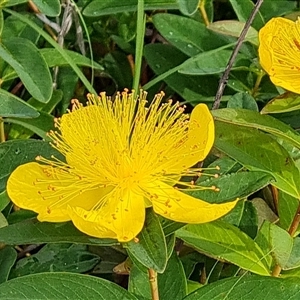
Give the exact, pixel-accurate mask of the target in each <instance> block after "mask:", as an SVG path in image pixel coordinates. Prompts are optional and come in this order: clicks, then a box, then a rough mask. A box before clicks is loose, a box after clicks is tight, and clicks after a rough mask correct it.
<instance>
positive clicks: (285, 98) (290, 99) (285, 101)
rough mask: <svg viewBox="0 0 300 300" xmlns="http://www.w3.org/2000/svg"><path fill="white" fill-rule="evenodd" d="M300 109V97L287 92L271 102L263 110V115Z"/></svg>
mask: <svg viewBox="0 0 300 300" xmlns="http://www.w3.org/2000/svg"><path fill="white" fill-rule="evenodd" d="M299 109H300V96H299V95H298V94H294V93H292V92H286V93H284V94H282V95H279V96H277V97H275V98H274V99H272V100H271V101H269V102H268V103H267V104H266V105H265V106H264V108H263V109H262V110H261V113H262V114H278V113H285V112H289V111H294V110H299Z"/></svg>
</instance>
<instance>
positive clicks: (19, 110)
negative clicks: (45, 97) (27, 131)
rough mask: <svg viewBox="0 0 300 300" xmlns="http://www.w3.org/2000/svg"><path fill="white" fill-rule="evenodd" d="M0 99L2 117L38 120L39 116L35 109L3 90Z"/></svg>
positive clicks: (0, 90) (0, 114) (0, 92)
mask: <svg viewBox="0 0 300 300" xmlns="http://www.w3.org/2000/svg"><path fill="white" fill-rule="evenodd" d="M0 98H1V102H0V116H1V117H16V118H36V117H38V116H39V113H38V111H36V110H35V109H34V107H32V106H30V105H28V104H27V103H26V102H25V101H23V100H22V99H20V98H19V97H17V96H15V95H13V94H11V93H8V92H7V91H5V90H3V89H0Z"/></svg>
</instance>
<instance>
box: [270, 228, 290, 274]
mask: <svg viewBox="0 0 300 300" xmlns="http://www.w3.org/2000/svg"><path fill="white" fill-rule="evenodd" d="M269 240H270V243H271V245H270V246H271V249H272V254H273V257H274V260H275V261H276V263H277V264H278V265H279V266H280V267H281V268H284V266H285V265H286V264H287V262H288V260H289V257H290V254H291V252H292V248H293V238H292V237H291V236H290V235H289V234H288V232H287V231H285V230H284V229H282V228H280V227H279V226H277V225H275V224H272V223H271V224H270V239H269Z"/></svg>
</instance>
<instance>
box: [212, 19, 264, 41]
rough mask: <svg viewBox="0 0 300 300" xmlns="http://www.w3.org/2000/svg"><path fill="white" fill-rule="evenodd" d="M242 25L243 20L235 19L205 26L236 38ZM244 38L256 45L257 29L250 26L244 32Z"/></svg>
mask: <svg viewBox="0 0 300 300" xmlns="http://www.w3.org/2000/svg"><path fill="white" fill-rule="evenodd" d="M244 26H245V23H244V22H240V21H236V20H222V21H217V22H213V23H210V24H209V25H208V26H207V28H208V29H210V30H212V31H214V32H217V33H220V34H225V35H228V36H233V37H236V38H238V37H240V35H241V32H242V30H243V28H244ZM245 40H246V41H249V42H250V43H253V44H254V45H256V46H258V32H257V30H255V29H254V28H253V27H250V28H249V30H248V32H247V34H246V37H245Z"/></svg>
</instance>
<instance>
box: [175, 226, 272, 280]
mask: <svg viewBox="0 0 300 300" xmlns="http://www.w3.org/2000/svg"><path fill="white" fill-rule="evenodd" d="M176 236H177V237H179V238H180V239H182V240H183V241H184V242H185V243H187V244H188V245H190V246H191V247H192V248H194V249H196V250H198V251H200V252H203V253H206V254H209V256H213V257H215V258H216V259H221V260H226V261H229V262H231V263H233V264H235V265H237V266H239V267H241V268H243V269H245V270H248V271H250V272H253V273H256V274H259V275H265V276H269V275H270V270H269V268H268V265H267V263H266V259H265V254H264V253H263V251H262V250H261V249H260V247H259V246H258V245H257V244H256V243H255V242H254V241H253V240H252V239H251V238H250V237H249V236H247V235H246V234H245V233H243V232H242V231H241V230H239V229H238V228H236V227H235V226H233V225H230V224H228V223H225V222H222V221H214V222H210V223H206V224H197V225H194V224H193V225H187V226H186V227H184V228H182V229H179V230H178V231H177V232H176Z"/></svg>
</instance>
